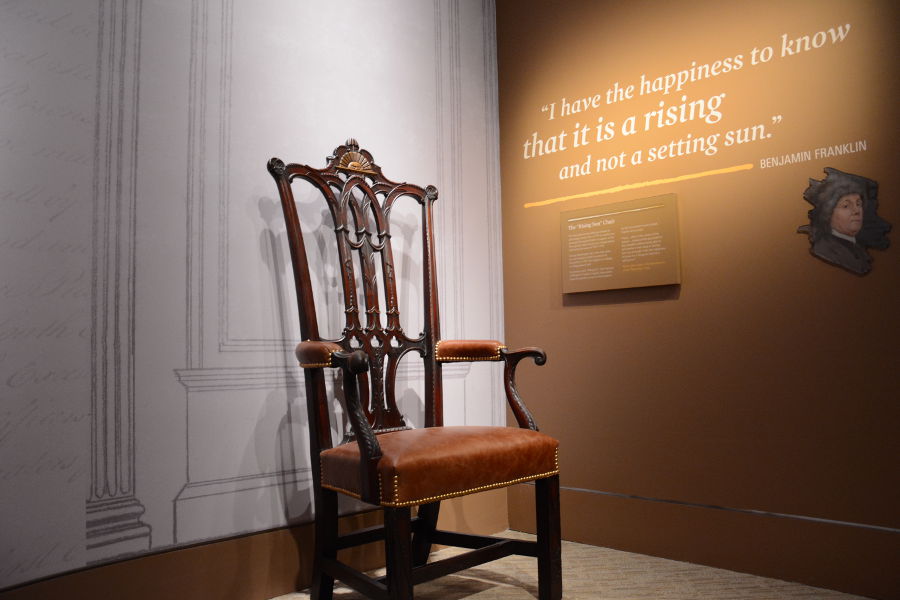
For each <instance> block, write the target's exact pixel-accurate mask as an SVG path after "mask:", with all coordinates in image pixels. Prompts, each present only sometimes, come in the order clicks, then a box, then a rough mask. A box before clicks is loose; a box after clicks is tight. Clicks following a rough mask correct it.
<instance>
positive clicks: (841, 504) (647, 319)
mask: <svg viewBox="0 0 900 600" xmlns="http://www.w3.org/2000/svg"><path fill="white" fill-rule="evenodd" d="M497 23H498V45H499V62H498V64H499V76H500V81H499V89H500V127H501V165H502V174H503V179H502V184H503V214H504V231H503V235H504V269H505V301H506V307H505V309H506V331H507V342H508V343H509V344H510V346H517V345H533V344H537V345H541V346H542V347H544V348H545V349H546V350H547V352H548V356H549V360H548V363H547V365H546V366H544V367H541V368H523V369H522V372H521V376H520V385H521V388H522V389H523V394H524V395H525V398H526V401H528V403H529V406H531V407H532V409H533V410H534V412H535V413H536V415H537V416H538V418H539V423H540V425H541V427H542V429H543V430H544V431H547V432H549V433H551V434H553V435H556V436H558V437H559V438H560V439H561V442H562V450H561V461H562V468H563V475H562V485H563V486H564V488H566V489H567V491H565V492H564V494H563V502H564V503H563V512H564V513H567V511H569V512H570V514H572V513H577V514H579V515H589V514H591V512H592V511H597V513H598V515H600V516H597V517H593V518H592V517H588V518H586V519H582V520H576V519H574V518H571V517H569V518H568V519H565V521H566V526H565V534H566V537H568V538H570V539H578V540H581V541H586V542H590V543H594V544H600V545H609V546H614V547H620V548H626V549H629V550H635V551H639V552H646V553H650V554H658V555H662V556H671V557H674V558H684V559H687V560H696V561H698V562H706V563H709V564H718V565H722V566H726V567H729V568H733V569H738V570H745V571H751V572H757V573H762V574H769V575H775V576H778V577H782V578H786V579H797V580H803V581H809V582H812V583H816V584H819V585H826V584H827V585H828V586H829V587H834V588H841V589H847V590H850V591H857V592H860V593H868V594H869V595H873V596H875V595H877V596H880V597H896V596H891V594H895V595H896V594H897V593H898V592H897V590H900V579H898V575H897V571H896V569H895V568H893V566H892V565H894V566H895V564H896V561H897V559H898V557H900V511H898V509H897V507H898V506H900V489H898V479H900V478H898V468H897V456H898V455H900V452H898V451H900V445H898V439H900V437H898V425H897V424H898V423H900V414H898V413H900V411H898V402H897V398H898V385H897V384H898V368H900V352H898V338H900V317H898V311H897V307H898V306H900V249H898V248H897V246H898V245H900V239H898V236H900V230H898V227H900V202H898V197H900V171H898V169H897V167H896V162H897V159H898V158H900V152H898V150H900V148H898V141H897V135H896V132H897V123H898V121H897V101H896V98H897V96H898V89H897V87H898V81H900V78H898V63H897V57H898V43H897V36H896V34H895V29H896V27H897V25H898V10H897V9H896V8H895V7H894V5H893V3H890V2H837V1H830V2H825V1H814V2H813V1H809V2H791V3H789V4H788V3H782V2H774V1H772V2H754V3H738V4H735V3H722V2H711V1H710V2H672V3H662V2H652V1H645V2H641V1H638V2H595V1H590V0H583V1H572V2H567V3H547V2H540V1H532V2H521V1H512V0H509V1H506V0H501V1H500V2H498V7H497ZM848 23H849V24H850V25H851V28H850V31H849V33H848V34H847V35H846V37H845V38H844V39H843V41H840V42H836V43H831V42H829V43H827V44H822V45H821V47H819V48H813V49H811V50H810V51H807V52H801V53H795V54H794V55H786V56H781V54H782V37H781V36H782V34H788V39H794V38H796V37H798V36H800V35H804V34H809V35H810V38H811V40H812V39H813V37H814V35H815V34H816V33H817V32H819V31H825V32H826V35H828V34H827V30H828V29H829V28H834V27H836V26H839V25H845V24H848ZM818 41H821V38H819V39H818ZM765 46H772V48H773V50H772V52H773V57H772V58H771V59H770V60H769V61H768V62H765V63H763V62H759V64H757V65H753V64H751V51H752V50H753V49H754V48H756V49H757V50H758V51H759V50H761V49H762V48H764V47H765ZM738 54H740V55H742V62H743V67H742V68H741V69H739V70H733V71H732V72H730V73H722V74H720V75H719V76H716V77H713V78H710V79H707V80H704V81H697V82H693V83H688V84H686V85H685V87H684V89H683V90H681V91H680V92H677V93H670V94H668V95H663V94H661V93H656V92H652V91H651V92H650V93H647V94H644V95H643V96H642V95H640V94H639V92H638V90H639V87H637V88H636V90H635V93H634V94H633V97H632V98H631V99H623V100H621V101H619V102H616V103H612V104H608V103H607V102H606V97H605V91H606V90H607V89H608V88H609V87H611V86H612V85H613V84H614V83H615V82H619V83H620V85H627V84H629V83H634V84H638V83H639V81H640V77H641V75H642V74H644V75H646V77H648V78H650V79H651V80H652V79H653V78H655V77H656V76H659V75H665V74H667V73H670V72H677V71H679V70H682V69H686V68H689V67H690V66H691V63H692V61H696V63H698V64H703V63H712V62H714V61H715V60H718V59H723V58H726V57H731V58H732V59H733V58H734V57H735V56H736V55H738ZM758 56H759V55H758V54H757V57H758ZM595 93H602V94H603V98H602V101H601V102H600V103H599V105H598V106H597V107H591V108H590V109H589V110H586V111H582V112H581V113H577V114H571V115H568V116H561V115H560V113H559V111H560V109H561V106H562V98H564V97H565V98H566V99H567V102H569V103H571V102H572V101H573V100H574V99H576V98H585V97H588V98H590V97H592V96H593V95H594V94H595ZM721 93H724V94H726V95H725V97H724V98H723V100H722V104H721V106H720V109H721V113H722V116H721V120H719V121H718V122H714V123H707V122H704V121H702V120H699V119H695V120H693V121H690V120H688V121H687V122H684V123H676V124H673V125H672V126H668V127H662V128H660V127H658V126H656V125H654V121H653V119H651V120H650V128H649V129H648V130H646V131H645V130H644V129H643V127H642V126H643V125H644V124H645V123H646V122H645V120H644V116H643V115H644V114H645V113H647V112H649V111H651V110H655V109H657V108H658V105H659V102H660V101H663V102H664V103H665V104H666V106H669V105H672V104H676V105H677V104H679V103H680V102H681V96H682V95H686V96H687V97H688V98H687V100H688V101H693V100H697V99H701V98H702V99H707V98H710V97H712V96H715V95H718V94H721ZM554 102H555V103H556V105H555V107H554V111H555V113H554V119H553V120H550V119H549V118H548V115H549V105H550V103H554ZM545 105H546V106H548V110H547V111H543V112H542V111H541V108H542V107H543V106H545ZM631 115H637V116H638V119H637V130H636V131H635V133H634V134H632V135H626V134H625V133H623V131H622V129H621V125H622V124H624V123H625V122H626V120H627V118H628V117H629V116H631ZM600 117H603V118H604V122H610V121H612V122H614V123H615V124H616V127H615V128H614V129H613V131H614V132H615V135H614V136H613V138H612V139H608V140H603V141H600V142H597V141H596V138H594V137H593V133H594V130H593V129H592V130H591V131H590V134H591V137H589V138H588V139H589V140H590V141H589V143H588V144H587V145H583V146H581V147H579V148H574V147H572V143H571V141H572V132H573V131H574V130H575V129H576V128H578V127H581V126H583V125H585V124H588V125H590V126H591V127H593V126H595V125H596V124H597V120H598V118H600ZM576 124H577V125H576ZM757 124H761V125H763V127H764V132H765V134H771V137H762V139H758V140H756V141H752V142H748V143H745V144H740V145H737V144H735V145H732V146H730V147H726V146H725V145H724V144H723V142H724V137H725V135H726V133H727V132H728V131H733V130H738V129H743V128H744V127H749V126H753V125H757ZM562 131H566V132H567V133H568V137H567V138H565V139H566V142H567V143H566V150H564V151H559V152H555V153H547V154H545V155H543V156H534V157H531V158H525V154H526V150H525V147H524V143H525V142H526V141H528V140H532V139H533V134H535V133H537V134H538V137H539V138H541V139H545V140H546V139H548V138H549V137H550V136H556V135H558V134H559V133H560V132H562ZM760 131H762V130H760ZM688 134H690V135H691V136H692V138H696V137H699V136H709V135H713V134H719V136H720V137H719V142H718V145H717V150H716V153H715V154H713V155H711V156H706V155H705V154H703V153H701V152H697V153H694V154H690V155H684V156H676V157H672V158H667V159H665V160H661V161H660V160H657V161H654V162H653V163H650V162H649V161H647V160H646V159H647V156H648V154H647V152H648V150H649V148H653V147H655V148H658V147H659V146H660V145H665V144H668V143H669V142H670V141H673V140H679V139H686V136H687V135H688ZM860 140H864V141H865V146H866V147H865V150H860V151H857V152H854V153H849V154H845V155H843V156H831V157H822V158H816V157H815V155H814V150H815V149H816V148H819V147H829V146H834V145H842V144H844V143H848V142H856V141H860ZM637 150H642V151H643V158H644V162H643V163H641V164H636V165H632V164H626V166H624V167H621V168H617V169H613V170H608V171H607V172H597V169H596V168H595V167H596V159H597V158H600V157H609V156H613V155H615V154H618V153H620V152H625V153H626V154H625V156H626V158H630V157H631V156H632V153H634V152H635V151H637ZM805 150H810V151H811V155H810V159H809V160H802V161H801V162H797V163H793V164H786V165H783V166H768V167H767V168H763V167H762V166H761V164H760V161H761V160H764V159H766V158H769V157H777V158H778V159H779V160H780V159H781V158H782V157H783V156H784V155H786V154H794V153H799V152H802V151H805ZM587 154H591V158H592V161H591V165H592V169H591V171H592V172H591V173H590V174H586V175H583V176H579V177H575V178H568V179H560V177H559V172H560V169H561V168H563V167H565V166H567V165H570V164H583V161H584V160H585V158H586V156H587ZM741 165H750V167H743V170H738V171H735V172H731V173H728V174H721V175H710V176H706V177H696V178H692V179H687V180H683V181H673V182H670V183H663V184H657V185H652V186H647V187H632V188H630V189H624V190H622V191H618V192H615V191H614V192H609V193H604V194H600V195H595V196H592V197H587V198H580V199H579V198H576V199H571V200H567V201H563V202H557V203H553V204H549V205H545V206H536V207H531V208H525V207H524V205H525V204H526V203H530V202H540V201H544V200H548V199H554V198H559V197H565V196H571V195H577V194H584V193H589V192H594V191H598V190H607V189H609V188H614V187H615V186H628V185H631V184H636V183H639V182H647V181H654V180H660V179H670V178H674V177H678V176H682V175H688V174H697V173H703V172H706V171H710V170H717V169H724V168H728V167H734V166H741ZM826 166H830V167H835V168H838V169H841V170H845V171H849V172H852V173H856V174H860V175H864V176H866V177H869V178H871V179H874V180H876V181H878V183H879V185H880V192H879V200H880V209H879V214H880V215H881V216H882V217H883V218H885V219H886V220H887V221H889V222H891V223H893V224H894V229H895V231H894V232H893V234H892V235H891V236H890V237H891V238H892V241H893V246H894V247H892V248H889V249H888V250H886V251H878V250H870V254H871V255H872V256H873V257H874V269H873V271H872V272H871V273H870V274H868V275H866V276H864V277H860V276H857V275H854V274H852V273H849V272H847V271H844V270H842V269H839V268H837V267H834V266H831V265H829V264H826V263H824V262H822V261H821V260H819V259H817V258H814V257H812V256H811V255H810V254H809V251H808V250H809V242H808V239H807V237H806V236H805V235H801V234H798V233H796V230H797V227H798V226H799V225H802V224H805V223H807V222H808V220H807V210H808V209H809V208H810V206H809V205H808V204H807V203H806V202H805V201H804V200H803V198H802V194H803V191H804V189H805V188H806V187H807V184H808V179H809V178H817V179H818V178H821V177H822V176H823V172H822V170H823V168H824V167H826ZM665 193H675V194H677V196H678V202H679V212H680V227H681V250H682V284H681V286H671V287H661V288H645V289H631V290H618V291H607V292H589V293H583V294H576V295H563V294H562V292H561V280H560V279H561V272H560V271H561V269H560V252H561V251H560V242H559V214H560V212H561V211H564V210H574V209H580V208H585V207H590V206H596V205H603V204H606V203H611V202H617V201H624V200H630V199H634V198H642V197H647V196H654V195H658V194H665ZM609 493H612V494H619V495H624V496H640V497H642V498H648V499H656V500H673V501H677V502H681V503H684V504H686V505H690V506H685V507H681V508H677V509H676V508H673V506H672V505H670V504H663V503H660V502H653V501H651V500H642V499H636V498H623V497H621V496H609V495H608V494H609ZM523 496H524V497H527V494H519V493H512V494H511V495H510V498H511V513H510V516H511V525H512V526H513V527H517V526H521V527H526V526H527V519H526V518H525V516H524V513H525V512H527V511H525V509H524V507H523V505H522V502H523V500H522V498H523ZM710 506H715V507H724V508H727V509H739V510H747V511H763V512H770V513H780V514H785V515H794V516H796V517H802V518H803V519H809V518H812V519H825V520H830V521H840V522H846V523H849V525H838V524H834V523H824V522H819V521H809V520H803V519H798V518H793V517H791V518H774V517H771V516H764V515H760V514H758V513H733V512H727V511H723V510H719V509H716V508H709V507H710ZM611 514H614V515H616V520H614V521H613V522H611V521H610V519H609V515H611ZM603 515H606V516H603ZM576 521H577V522H576ZM599 524H603V526H600V525H599ZM748 531H752V532H754V536H753V541H752V543H751V544H749V545H748V543H747V538H746V536H745V535H743V534H744V533H746V532H748ZM810 531H814V532H817V533H815V534H812V533H808V532H810ZM729 532H730V533H733V535H726V534H727V533H729ZM803 532H807V533H803ZM713 533H715V535H713ZM801 533H802V534H803V535H810V536H811V537H810V539H813V540H823V543H824V540H832V542H833V543H832V545H831V547H830V554H829V552H825V551H824V550H823V549H822V547H821V546H819V547H818V548H817V547H816V544H815V543H811V544H805V543H799V542H798V541H797V536H798V535H801ZM773 549H775V551H773ZM786 549H791V551H790V552H787V550H786ZM873 549H874V550H873ZM780 550H785V552H780ZM788 554H790V556H788ZM826 554H827V555H828V557H826V556H825V555H826ZM860 556H865V557H867V559H870V560H871V561H874V562H872V564H871V565H869V566H868V567H866V568H863V567H862V566H860V562H859V560H858V557H860ZM778 557H783V558H784V560H780V559H779V558H778Z"/></svg>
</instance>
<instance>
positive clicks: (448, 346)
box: [268, 139, 562, 600]
mask: <svg viewBox="0 0 900 600" xmlns="http://www.w3.org/2000/svg"><path fill="white" fill-rule="evenodd" d="M268 170H269V173H270V174H271V175H272V177H273V178H274V179H275V182H276V185H277V187H278V192H279V195H280V198H281V204H282V208H283V209H284V216H285V221H286V225H287V240H288V245H289V248H290V254H291V262H292V265H293V272H294V282H295V286H296V293H297V304H298V311H299V317H300V332H301V336H302V339H303V341H301V342H300V343H299V344H298V345H297V349H296V355H297V359H298V360H299V362H300V366H301V367H302V368H303V369H304V381H305V386H306V397H307V407H308V411H309V422H310V449H311V463H312V464H311V468H312V472H313V495H314V503H315V539H316V541H315V557H314V564H313V582H312V590H311V591H312V597H313V599H314V600H327V599H330V598H332V590H333V586H334V581H335V579H339V580H341V581H342V582H344V583H345V584H346V585H348V586H350V587H351V588H353V589H355V590H357V591H359V592H360V593H362V594H364V595H366V596H368V597H370V598H374V599H384V600H401V599H403V600H405V599H412V598H413V586H414V585H415V584H418V583H422V582H425V581H430V580H432V579H436V578H438V577H441V576H444V575H448V574H451V573H455V572H457V571H460V570H463V569H467V568H469V567H473V566H476V565H479V564H482V563H485V562H488V561H491V560H496V559H498V558H502V557H504V556H509V555H511V554H523V555H527V556H534V557H536V558H537V568H538V591H539V598H540V600H559V599H560V598H561V597H562V583H561V561H560V530H559V454H558V447H559V444H558V442H557V440H555V439H554V438H552V437H550V436H548V435H545V434H543V433H541V432H539V431H538V428H537V425H536V424H535V420H534V418H533V416H532V415H531V413H530V412H529V410H528V408H527V407H526V406H525V403H524V402H523V401H522V399H521V398H520V397H519V394H518V391H517V389H516V382H515V372H516V367H517V365H518V363H519V362H520V361H521V360H522V359H525V358H531V359H532V360H534V362H535V363H537V364H539V365H541V364H544V362H545V360H546V357H545V355H544V352H543V351H541V350H540V349H538V348H525V349H521V350H516V351H510V350H508V349H507V348H506V347H505V346H504V345H503V344H501V343H500V342H497V341H493V340H443V339H441V335H440V324H439V311H438V293H437V277H436V266H437V261H436V259H435V253H434V220H433V204H434V202H435V201H436V200H437V197H438V193H437V190H436V189H435V188H434V187H433V186H428V187H426V188H422V187H419V186H417V185H413V184H409V183H397V182H394V181H391V180H389V179H387V178H385V177H384V175H383V174H382V171H381V168H380V167H379V166H378V165H377V164H376V163H375V161H374V160H373V158H372V155H371V154H370V153H369V152H368V151H367V150H361V149H360V147H359V144H358V143H357V142H356V141H355V140H353V139H350V140H348V141H347V142H346V143H344V144H343V145H341V146H338V147H337V148H336V149H335V150H334V153H333V155H332V156H329V157H328V159H327V164H326V166H325V167H324V168H321V169H317V168H313V167H310V166H307V165H301V164H294V163H292V164H285V163H284V162H282V161H281V160H279V159H277V158H273V159H271V160H270V161H269V163H268ZM297 179H300V180H304V181H306V182H307V183H308V184H310V185H311V186H312V188H313V189H314V190H315V191H316V195H320V196H321V197H322V199H323V200H324V202H325V205H326V206H327V214H328V215H330V219H331V223H330V224H331V225H333V230H334V239H335V242H336V245H337V252H336V255H337V259H338V263H339V265H338V268H337V271H338V272H339V273H340V278H341V289H342V292H343V307H342V310H343V315H344V316H343V319H344V323H343V330H342V332H341V335H340V337H339V338H337V339H324V338H323V337H321V335H320V329H321V328H320V323H319V321H318V320H317V312H316V301H317V300H321V298H318V297H316V296H315V295H314V293H313V286H312V284H311V282H312V279H311V274H310V267H315V268H316V269H319V268H323V266H322V265H319V264H315V265H312V264H311V263H310V261H309V255H308V254H307V247H306V246H305V245H304V239H303V231H302V230H301V226H300V217H299V214H298V210H297V204H296V202H295V198H294V192H293V188H292V182H293V181H294V180H297ZM410 199H411V200H412V201H414V202H415V203H417V206H418V209H417V212H418V213H419V217H420V219H421V223H420V229H421V253H422V255H421V264H422V300H423V306H422V311H423V318H424V326H423V331H422V332H421V333H419V334H418V335H415V336H409V335H407V333H406V332H405V331H404V330H403V327H402V326H401V321H400V311H399V306H398V300H397V297H398V286H399V284H400V282H399V281H398V278H397V276H396V275H395V273H396V271H395V269H394V256H393V253H392V248H391V230H390V219H389V217H390V214H391V210H392V209H393V208H394V206H395V204H396V203H397V202H398V201H400V200H404V201H408V200H410ZM379 275H380V277H379ZM382 303H383V305H382ZM407 354H410V355H411V356H418V357H419V359H421V361H422V363H423V367H424V387H423V396H424V398H423V400H424V405H425V406H424V417H423V419H424V427H421V428H413V427H411V426H410V423H409V422H408V420H407V418H406V417H404V415H403V414H402V413H401V411H400V410H399V409H398V405H397V399H396V397H395V392H396V383H395V380H396V377H397V372H398V365H399V364H400V362H401V359H403V358H404V357H405V356H406V355H407ZM471 361H498V362H501V363H503V379H504V381H503V383H504V387H505V391H506V397H507V401H508V403H509V406H510V408H511V409H512V413H513V415H514V416H515V419H516V422H517V424H518V427H492V426H444V424H443V392H442V386H441V368H442V366H443V364H445V363H452V362H471ZM332 369H337V370H339V371H340V374H341V378H340V379H341V382H342V383H341V387H342V392H343V403H344V410H345V412H346V418H347V419H348V420H349V424H350V429H351V432H349V433H348V434H347V435H345V436H343V437H342V438H340V439H337V440H335V439H334V438H335V437H339V436H333V432H332V427H331V417H330V411H331V410H332V407H333V404H332V403H331V402H330V399H329V394H328V387H327V386H326V376H325V374H326V372H328V371H329V370H332ZM526 481H534V482H535V494H536V507H537V508H536V511H537V514H536V517H537V526H538V530H537V540H536V541H533V542H532V541H523V540H510V539H504V538H498V537H492V536H479V535H471V534H463V533H456V532H450V531H443V530H439V529H437V518H438V513H439V507H440V501H441V500H444V499H447V498H453V497H456V496H463V495H466V494H472V493H476V492H481V491H484V490H489V489H494V488H500V487H505V486H509V485H513V484H516V483H522V482H526ZM338 494H344V495H347V496H351V497H353V498H357V499H359V500H362V501H364V502H367V503H370V504H372V505H374V506H375V507H377V508H379V509H381V510H382V511H383V512H384V526H378V527H373V528H367V529H364V530H361V531H357V532H352V533H348V534H338V530H337V518H338V508H337V507H338V504H337V498H338ZM413 506H418V511H417V515H416V516H415V517H412V511H411V507H413ZM378 540H384V542H385V556H386V560H387V575H386V576H385V577H383V578H381V579H374V578H371V577H369V576H367V575H366V574H364V573H361V572H359V571H357V570H355V569H353V568H351V567H350V566H348V565H347V564H345V563H343V562H341V561H339V560H338V559H337V552H338V550H340V549H343V548H348V547H352V546H356V545H360V544H364V543H369V542H373V541H378ZM432 544H443V545H448V546H458V547H463V548H469V549H470V551H469V552H467V553H465V554H461V555H458V556H454V557H452V558H447V559H443V560H440V561H435V562H431V563H429V562H428V555H429V553H430V551H431V546H432Z"/></svg>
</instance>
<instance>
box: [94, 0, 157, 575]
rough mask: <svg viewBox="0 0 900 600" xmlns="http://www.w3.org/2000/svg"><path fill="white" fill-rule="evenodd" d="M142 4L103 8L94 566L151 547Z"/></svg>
mask: <svg viewBox="0 0 900 600" xmlns="http://www.w3.org/2000/svg"><path fill="white" fill-rule="evenodd" d="M141 4H142V3H141V1H140V0H138V1H137V2H132V1H128V0H114V1H109V2H101V3H100V8H101V12H100V24H99V32H100V34H99V35H100V42H99V58H98V69H97V114H96V125H95V127H96V148H95V157H94V225H93V228H94V232H93V239H94V248H93V279H94V282H95V283H94V289H93V302H92V333H91V346H92V372H93V373H92V379H91V485H90V495H89V497H88V499H87V506H86V512H87V515H86V517H87V521H86V546H87V561H88V563H97V562H102V561H105V560H108V559H111V558H115V557H118V556H122V555H127V554H132V553H136V552H140V551H143V550H147V549H149V548H150V543H151V538H150V536H151V528H150V526H149V525H147V524H145V523H143V522H142V521H141V516H142V515H143V514H144V507H143V505H142V504H141V502H140V501H139V500H138V499H137V497H136V496H135V489H134V488H135V453H134V431H135V421H134V305H135V295H134V284H135V280H134V265H135V203H136V196H137V193H136V177H137V142H138V128H137V118H138V96H139V82H140V38H141V8H142V6H141Z"/></svg>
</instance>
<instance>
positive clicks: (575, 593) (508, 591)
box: [274, 531, 864, 600]
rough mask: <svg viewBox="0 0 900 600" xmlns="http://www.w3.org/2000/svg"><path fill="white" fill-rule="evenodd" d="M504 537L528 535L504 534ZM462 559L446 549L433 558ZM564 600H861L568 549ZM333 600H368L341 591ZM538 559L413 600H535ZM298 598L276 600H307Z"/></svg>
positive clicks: (502, 564)
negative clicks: (456, 557)
mask: <svg viewBox="0 0 900 600" xmlns="http://www.w3.org/2000/svg"><path fill="white" fill-rule="evenodd" d="M502 535H504V536H506V537H523V538H527V537H530V536H527V535H525V534H519V533H517V532H512V531H507V532H505V533H504V534H502ZM456 552H459V550H457V549H450V548H448V549H444V550H441V551H439V552H437V553H435V555H434V556H435V557H436V558H440V557H446V556H449V555H451V554H453V553H456ZM562 555H563V598H564V599H565V600H864V599H863V598H862V597H861V596H852V595H849V594H842V593H840V592H834V591H831V590H823V589H818V588H813V587H808V586H804V585H800V584H796V583H788V582H785V581H779V580H777V579H766V578H765V577H757V576H754V575H745V574H743V573H735V572H732V571H725V570H722V569H714V568H712V567H703V566H700V565H693V564H690V563H683V562H677V561H674V560H666V559H664V558H656V557H652V556H644V555H642V554H632V553H630V552H621V551H619V550H610V549H608V548H599V547H597V546H587V545H584V544H576V543H574V542H563V546H562ZM334 596H335V599H336V600H361V599H362V598H363V596H361V595H359V594H357V593H356V592H353V591H352V590H348V589H347V588H344V587H342V586H340V584H339V585H338V586H336V587H335V594H334ZM535 598H537V577H536V569H535V560H534V559H533V558H527V557H519V556H510V557H507V558H504V559H501V560H497V561H494V562H491V563H487V564H485V565H481V566H480V567H476V568H473V569H468V570H466V571H462V572H460V573H458V574H456V575H450V576H447V577H444V578H442V579H438V580H436V581H433V582H430V583H427V584H423V585H420V586H416V600H534V599H535ZM308 599H309V594H307V593H302V592H301V593H296V594H288V595H285V596H279V597H278V598H277V599H274V600H308Z"/></svg>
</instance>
